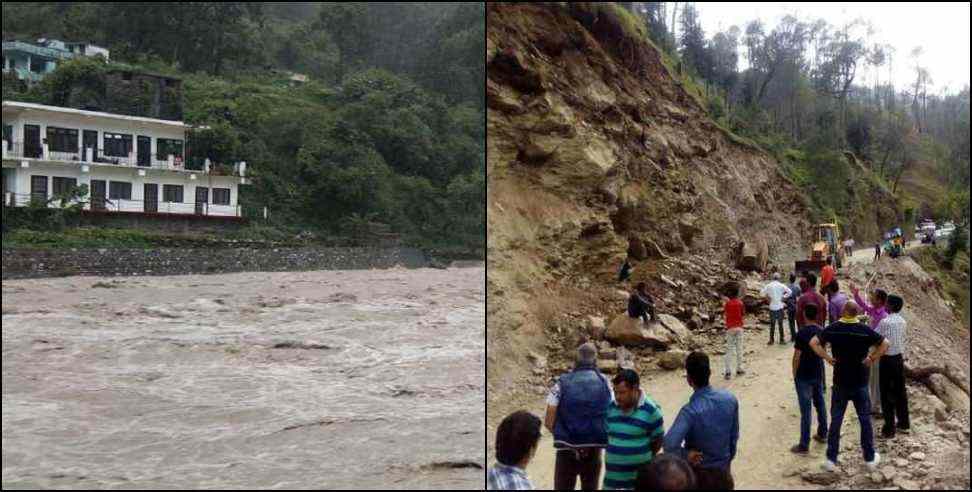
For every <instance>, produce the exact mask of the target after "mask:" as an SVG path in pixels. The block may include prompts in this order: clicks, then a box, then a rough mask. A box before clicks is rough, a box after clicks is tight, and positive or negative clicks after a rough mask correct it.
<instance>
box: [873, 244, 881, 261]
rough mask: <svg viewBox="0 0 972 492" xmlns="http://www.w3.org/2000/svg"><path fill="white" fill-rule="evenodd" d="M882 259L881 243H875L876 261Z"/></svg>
mask: <svg viewBox="0 0 972 492" xmlns="http://www.w3.org/2000/svg"><path fill="white" fill-rule="evenodd" d="M880 259H881V243H880V242H879V243H877V244H875V245H874V261H878V260H880Z"/></svg>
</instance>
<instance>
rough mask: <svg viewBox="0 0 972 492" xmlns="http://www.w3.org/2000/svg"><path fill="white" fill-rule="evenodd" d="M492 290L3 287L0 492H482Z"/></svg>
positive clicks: (463, 279)
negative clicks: (181, 491)
mask: <svg viewBox="0 0 972 492" xmlns="http://www.w3.org/2000/svg"><path fill="white" fill-rule="evenodd" d="M99 282H100V284H99ZM484 283H485V271H484V269H483V268H472V269H461V270H457V269H453V270H446V271H441V270H415V271H405V270H384V271H372V272H314V273H275V274H266V273H262V274H259V273H258V274H235V275H220V276H198V277H197V276H192V277H160V278H139V279H121V280H117V281H116V280H106V279H92V278H70V279H56V280H34V281H11V282H4V283H3V327H2V335H3V389H2V392H3V438H2V439H3V487H4V488H5V489H6V488H37V487H40V488H69V487H70V488H81V487H85V488H160V489H170V488H251V487H252V488H301V489H310V488H316V489H320V488H393V489H395V488H419V489H446V488H460V489H481V488H482V483H483V470H482V468H481V467H482V466H483V465H485V452H484V449H485V442H484V439H485V437H484V432H483V429H484V428H485V393H484V392H485V389H484V383H485V381H484V378H485V328H484V326H485V294H484V287H485V286H484ZM96 285H100V287H96ZM106 285H107V286H108V287H110V288H104V286H106Z"/></svg>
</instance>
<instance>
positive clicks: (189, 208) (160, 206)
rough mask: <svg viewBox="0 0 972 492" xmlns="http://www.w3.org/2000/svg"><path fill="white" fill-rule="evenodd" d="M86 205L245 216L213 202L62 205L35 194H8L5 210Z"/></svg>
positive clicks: (129, 210) (235, 207)
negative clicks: (8, 208)
mask: <svg viewBox="0 0 972 492" xmlns="http://www.w3.org/2000/svg"><path fill="white" fill-rule="evenodd" d="M78 203H83V204H84V210H91V211H96V212H125V213H156V214H179V215H200V216H207V217H242V215H241V213H242V208H241V207H240V205H215V204H212V203H173V202H151V201H145V200H128V199H119V198H116V199H111V198H100V199H99V198H94V199H89V200H88V201H87V202H84V201H73V202H69V203H62V201H61V200H57V199H53V198H51V197H44V196H35V195H33V194H20V193H4V195H3V205H4V206H5V207H28V206H32V205H33V206H35V207H36V206H39V207H44V205H45V204H46V205H47V207H48V208H63V207H64V206H70V205H75V204H78Z"/></svg>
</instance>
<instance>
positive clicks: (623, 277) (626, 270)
mask: <svg viewBox="0 0 972 492" xmlns="http://www.w3.org/2000/svg"><path fill="white" fill-rule="evenodd" d="M631 270H633V268H631V259H630V258H625V259H624V264H623V265H621V269H620V270H618V282H619V283H624V282H627V281H628V280H629V279H630V278H631Z"/></svg>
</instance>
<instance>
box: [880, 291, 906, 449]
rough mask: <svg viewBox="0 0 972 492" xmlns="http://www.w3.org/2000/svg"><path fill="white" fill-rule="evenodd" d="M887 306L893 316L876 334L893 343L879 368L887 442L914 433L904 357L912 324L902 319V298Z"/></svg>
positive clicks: (884, 321)
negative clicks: (900, 433)
mask: <svg viewBox="0 0 972 492" xmlns="http://www.w3.org/2000/svg"><path fill="white" fill-rule="evenodd" d="M887 306H888V311H889V312H890V314H889V315H888V317H886V318H884V319H883V320H881V324H879V325H878V327H877V330H875V331H877V332H878V333H880V334H881V336H883V337H884V338H886V339H888V341H889V342H891V347H890V348H889V349H888V352H887V354H885V355H884V357H881V364H880V365H879V366H878V368H879V370H880V378H881V380H880V382H881V413H882V414H883V416H884V428H883V429H881V435H882V436H883V437H884V438H885V439H891V438H893V437H894V436H895V434H896V432H899V431H900V432H902V433H908V432H910V429H911V418H910V415H909V413H908V389H907V386H906V385H905V372H904V354H905V349H906V348H907V344H906V339H905V335H906V334H907V330H908V323H907V321H905V319H904V317H902V316H901V309H902V308H903V307H904V300H903V299H902V298H901V297H899V296H894V295H892V296H888V301H887ZM895 420H897V425H895Z"/></svg>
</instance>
